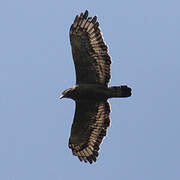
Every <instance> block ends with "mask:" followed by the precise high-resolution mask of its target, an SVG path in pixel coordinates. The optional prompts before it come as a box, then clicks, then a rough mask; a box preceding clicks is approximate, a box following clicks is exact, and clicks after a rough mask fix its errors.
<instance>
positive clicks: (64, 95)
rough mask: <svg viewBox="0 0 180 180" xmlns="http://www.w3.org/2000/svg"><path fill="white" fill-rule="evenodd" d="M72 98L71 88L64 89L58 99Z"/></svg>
mask: <svg viewBox="0 0 180 180" xmlns="http://www.w3.org/2000/svg"><path fill="white" fill-rule="evenodd" d="M73 97H74V91H73V89H72V88H69V89H66V90H65V91H63V92H62V94H61V96H60V99H62V98H70V99H73Z"/></svg>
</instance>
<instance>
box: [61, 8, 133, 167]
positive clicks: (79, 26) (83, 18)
mask: <svg viewBox="0 0 180 180" xmlns="http://www.w3.org/2000/svg"><path fill="white" fill-rule="evenodd" d="M69 35H70V43H71V49H72V56H73V60H74V65H75V71H76V84H75V85H74V86H73V87H72V88H69V89H66V90H65V91H63V92H62V95H61V96H60V98H70V99H73V100H74V101H75V103H76V108H75V114H74V120H73V124H72V127H71V133H70V138H69V148H70V149H71V150H72V154H73V155H75V156H77V157H78V158H79V160H80V161H84V162H89V163H90V164H91V163H93V162H96V159H97V157H98V151H99V148H100V144H101V142H102V140H103V138H104V136H106V131H107V128H108V126H109V125H110V118H109V115H110V105H109V103H108V101H107V100H108V99H109V98H119V97H120V98H121V97H129V96H131V88H129V87H128V86H126V85H121V86H111V87H109V86H108V83H109V81H110V78H111V75H110V65H111V57H110V56H109V54H108V47H107V45H106V44H105V42H104V40H103V37H102V34H101V30H100V28H99V23H98V21H97V16H94V17H93V18H92V17H88V11H87V10H86V11H85V12H84V13H81V14H80V15H79V16H78V15H77V16H76V17H75V20H74V22H73V24H72V25H71V27H70V32H69Z"/></svg>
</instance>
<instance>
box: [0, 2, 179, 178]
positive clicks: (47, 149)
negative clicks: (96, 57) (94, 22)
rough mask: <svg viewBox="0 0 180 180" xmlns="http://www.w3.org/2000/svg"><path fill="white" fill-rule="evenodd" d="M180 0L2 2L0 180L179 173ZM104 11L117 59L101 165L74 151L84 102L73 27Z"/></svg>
mask: <svg viewBox="0 0 180 180" xmlns="http://www.w3.org/2000/svg"><path fill="white" fill-rule="evenodd" d="M179 7H180V1H179V0H171V1H170V0H151V1H144V0H127V1H118V0H116V1H115V0H114V1H113V0H111V1H96V0H91V1H84V0H76V1H73V0H71V1H70V0H66V1H65V0H52V1H47V0H31V1H25V0H16V1H13V0H6V1H1V2H0V24H1V25H0V179H2V180H32V179H33V180H39V179H43V180H49V179H53V180H59V179H71V178H74V179H79V180H83V179H87V180H92V179H103V180H109V179H123V180H132V179H133V180H152V179H153V180H159V179H163V180H172V179H173V180H179V179H180V155H179V153H180V140H179V138H180V118H179V114H180V99H179V92H180V11H179ZM86 9H88V10H89V13H90V15H91V16H94V15H97V16H98V20H99V22H100V27H101V30H102V32H103V36H104V39H105V42H106V43H107V44H108V46H109V53H110V55H111V57H112V61H113V63H112V66H111V72H112V79H111V82H110V85H120V84H127V85H129V86H130V87H131V88H132V89H133V96H132V97H131V98H128V99H112V100H110V103H111V109H112V112H111V127H110V128H109V129H108V135H107V137H106V138H105V139H104V141H103V144H102V145H101V150H100V156H99V158H98V161H97V163H95V164H92V165H89V164H85V163H81V162H80V161H79V160H78V159H77V158H76V157H74V156H72V153H71V150H70V149H69V148H68V139H69V134H70V128H71V124H72V120H73V116H74V109H75V104H74V102H73V101H72V100H68V99H63V100H59V99H58V96H59V95H60V93H61V92H62V91H63V90H64V89H66V88H69V87H71V86H73V84H74V83H75V71H74V65H73V61H72V55H71V49H70V43H69V27H70V25H71V24H72V22H73V20H74V17H75V15H77V14H79V13H80V12H82V11H85V10H86Z"/></svg>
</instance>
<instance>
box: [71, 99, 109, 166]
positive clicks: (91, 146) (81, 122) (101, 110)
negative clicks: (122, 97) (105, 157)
mask: <svg viewBox="0 0 180 180" xmlns="http://www.w3.org/2000/svg"><path fill="white" fill-rule="evenodd" d="M109 114H110V106H109V103H108V102H107V101H106V102H94V101H80V102H76V111H75V115H74V121H73V124H72V128H71V135H70V138H69V148H71V149H72V153H73V154H74V155H75V156H78V158H79V159H80V161H84V162H88V161H89V163H92V162H93V161H94V162H95V161H96V158H97V156H98V150H99V146H100V144H101V142H102V140H103V138H104V136H105V135H106V129H107V127H108V126H109V124H110V119H109Z"/></svg>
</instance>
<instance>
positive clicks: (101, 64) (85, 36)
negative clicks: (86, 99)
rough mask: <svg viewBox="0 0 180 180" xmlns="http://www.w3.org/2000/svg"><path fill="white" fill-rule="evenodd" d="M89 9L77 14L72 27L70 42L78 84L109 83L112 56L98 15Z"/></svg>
mask: <svg viewBox="0 0 180 180" xmlns="http://www.w3.org/2000/svg"><path fill="white" fill-rule="evenodd" d="M87 17H88V11H87V10H86V11H85V13H81V14H80V16H76V18H75V20H74V23H73V24H72V25H71V28H70V42H71V47H72V55H73V59H74V64H75V69H76V84H88V83H91V84H102V85H105V86H106V85H107V84H108V82H109V80H110V64H111V58H110V56H109V55H108V48H107V46H106V44H105V43H104V41H103V37H102V34H101V31H100V28H99V27H98V26H99V23H98V22H97V17H96V16H94V17H93V18H91V17H89V18H87Z"/></svg>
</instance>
